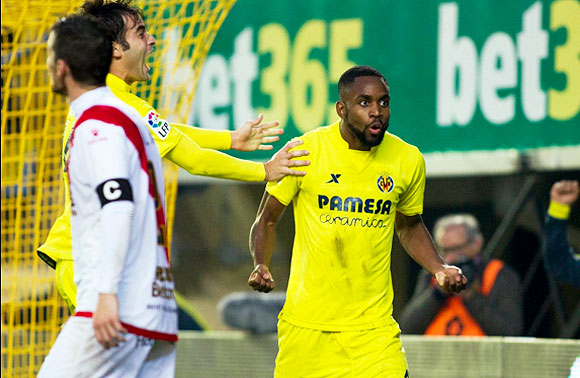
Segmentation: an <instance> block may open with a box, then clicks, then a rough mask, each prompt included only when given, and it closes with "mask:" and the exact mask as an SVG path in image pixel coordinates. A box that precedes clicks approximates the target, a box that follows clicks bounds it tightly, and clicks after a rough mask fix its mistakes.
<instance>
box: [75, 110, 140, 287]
mask: <svg viewBox="0 0 580 378" xmlns="http://www.w3.org/2000/svg"><path fill="white" fill-rule="evenodd" d="M77 143H80V144H81V145H77ZM75 147H77V148H76V149H77V151H79V152H80V154H79V155H80V156H82V162H81V164H80V166H81V167H83V168H84V169H85V171H84V172H83V174H84V175H85V177H86V179H87V180H88V184H89V186H90V187H91V188H93V189H94V191H95V195H97V196H98V197H99V201H98V203H99V205H100V210H99V211H100V213H101V214H100V222H99V223H100V225H101V230H100V234H101V238H100V241H101V243H100V245H101V249H102V250H101V251H100V252H101V253H102V254H101V255H100V258H99V264H98V266H97V267H95V268H96V270H97V274H98V277H99V289H98V292H99V293H104V294H116V293H117V289H118V285H119V281H120V280H121V275H122V271H123V266H124V263H125V256H126V254H127V250H128V249H129V240H130V235H131V222H132V217H133V211H134V202H133V193H132V187H131V183H130V167H131V166H132V165H131V161H132V159H138V154H137V151H136V150H135V148H134V147H133V145H132V144H131V143H130V142H129V140H128V139H127V137H126V136H125V132H124V131H123V129H122V128H121V127H117V126H114V125H110V124H106V123H104V122H101V121H97V120H88V121H85V122H83V123H82V124H81V125H79V127H78V128H77V130H76V135H75ZM79 147H80V148H79ZM133 165H134V164H133Z"/></svg>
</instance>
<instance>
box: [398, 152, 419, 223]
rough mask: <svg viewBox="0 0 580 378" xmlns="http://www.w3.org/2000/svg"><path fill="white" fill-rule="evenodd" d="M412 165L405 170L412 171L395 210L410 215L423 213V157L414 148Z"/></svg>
mask: <svg viewBox="0 0 580 378" xmlns="http://www.w3.org/2000/svg"><path fill="white" fill-rule="evenodd" d="M415 152H416V153H415V161H414V166H410V167H409V169H408V170H407V172H412V176H411V177H409V183H408V185H407V188H406V190H405V192H404V193H402V194H401V198H400V200H399V203H398V204H397V211H398V212H400V213H401V214H404V215H407V216H411V215H417V214H422V213H423V197H424V194H425V159H423V155H421V153H420V152H419V150H417V149H416V148H415Z"/></svg>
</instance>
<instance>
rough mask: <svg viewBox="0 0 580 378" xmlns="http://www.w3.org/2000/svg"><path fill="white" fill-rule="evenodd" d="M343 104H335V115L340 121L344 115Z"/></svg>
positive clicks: (338, 102) (339, 102) (340, 102)
mask: <svg viewBox="0 0 580 378" xmlns="http://www.w3.org/2000/svg"><path fill="white" fill-rule="evenodd" d="M345 106H346V105H345V104H344V102H342V101H337V102H336V114H338V116H339V117H340V119H344V115H345Z"/></svg>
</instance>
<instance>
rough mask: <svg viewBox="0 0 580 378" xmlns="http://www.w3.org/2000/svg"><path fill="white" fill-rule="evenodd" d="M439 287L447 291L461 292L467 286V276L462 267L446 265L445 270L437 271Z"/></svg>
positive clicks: (436, 276)
mask: <svg viewBox="0 0 580 378" xmlns="http://www.w3.org/2000/svg"><path fill="white" fill-rule="evenodd" d="M435 279H436V280H437V284H438V285H439V287H440V288H441V289H442V290H443V291H445V292H447V293H459V292H460V291H461V290H463V289H465V288H466V287H467V278H466V277H465V276H464V275H463V272H462V271H461V269H459V268H458V267H456V266H453V265H445V268H444V269H443V270H440V271H439V272H437V273H435Z"/></svg>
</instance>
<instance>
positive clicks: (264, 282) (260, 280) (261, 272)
mask: <svg viewBox="0 0 580 378" xmlns="http://www.w3.org/2000/svg"><path fill="white" fill-rule="evenodd" d="M248 285H250V286H251V287H252V289H254V290H256V291H259V292H262V293H269V292H271V291H272V290H273V289H274V286H275V282H274V278H272V273H270V270H269V269H268V267H267V266H266V265H264V264H258V265H256V267H255V268H254V270H253V271H252V273H251V274H250V278H249V279H248Z"/></svg>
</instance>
